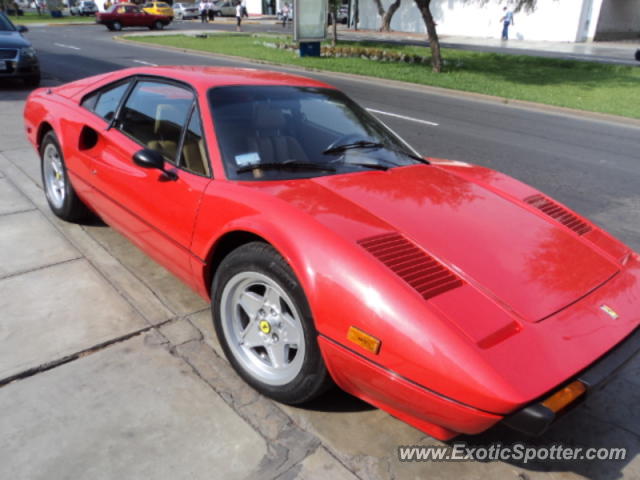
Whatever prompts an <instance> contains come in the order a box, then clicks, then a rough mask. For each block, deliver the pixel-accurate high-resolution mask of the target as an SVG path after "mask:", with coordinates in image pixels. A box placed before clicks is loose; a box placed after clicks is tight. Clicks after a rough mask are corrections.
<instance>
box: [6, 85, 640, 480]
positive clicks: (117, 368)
mask: <svg viewBox="0 0 640 480" xmlns="http://www.w3.org/2000/svg"><path fill="white" fill-rule="evenodd" d="M27 93H28V92H26V91H24V90H21V89H19V88H13V89H8V90H6V89H5V90H0V412H2V414H1V415H0V432H2V435H1V436H0V478H2V479H5V478H6V479H39V478H43V479H44V478H51V479H63V478H64V479H66V478H69V479H74V480H76V479H84V478H86V479H91V480H94V479H114V480H119V479H147V478H154V479H182V478H185V479H187V478H188V479H212V478H213V479H218V478H220V479H222V478H224V479H236V478H237V479H241V478H254V479H261V480H262V479H265V480H267V479H276V478H277V479H293V478H302V479H323V480H325V479H328V478H329V479H331V480H342V479H345V480H347V479H356V478H360V479H378V478H379V479H388V478H389V479H390V478H394V479H419V478H430V479H449V478H469V479H479V478H501V479H502V478H504V479H513V480H525V479H527V480H538V479H540V480H554V479H560V478H561V479H564V480H574V479H579V478H604V479H611V480H613V479H619V478H627V479H636V478H640V457H639V456H638V453H640V413H639V412H638V410H637V402H638V400H639V399H640V381H639V380H638V378H639V377H638V374H639V373H640V362H638V361H636V362H635V363H634V364H632V365H630V366H629V367H628V368H627V370H626V371H625V373H624V375H623V376H621V377H620V378H618V379H616V380H615V381H614V382H613V383H612V384H611V385H609V386H608V388H607V390H605V391H603V392H601V393H600V394H596V395H594V396H593V397H592V398H591V399H590V400H589V401H588V402H587V403H586V405H585V406H584V407H582V408H581V409H580V410H579V411H578V412H576V414H575V415H572V416H568V417H567V418H565V419H564V421H562V422H559V423H558V424H556V425H555V426H554V427H552V429H551V430H550V431H549V432H548V433H547V434H545V436H544V437H542V438H540V439H527V438H523V437H521V436H520V435H518V434H515V433H514V432H511V431H508V430H506V429H504V428H500V427H498V428H496V429H493V430H491V431H489V432H487V433H486V434H484V435H480V436H476V437H468V438H467V437H462V438H460V439H459V440H462V441H466V442H469V443H473V444H488V443H490V442H496V441H499V442H501V443H502V444H503V445H508V444H512V443H514V442H526V443H528V444H531V445H550V444H553V443H562V444H564V445H574V444H578V445H586V446H590V447H592V446H597V447H600V446H607V447H625V448H627V451H628V457H627V458H626V459H625V460H623V461H618V462H562V463H545V462H531V463H529V464H527V465H525V466H523V465H518V464H512V463H507V462H499V461H493V462H486V463H466V462H453V463H451V462H415V463H407V462H401V461H399V459H398V447H399V446H400V445H443V444H442V442H439V441H436V440H434V439H432V438H430V437H428V436H425V435H424V434H422V433H421V432H419V431H417V430H415V429H413V428H411V427H409V426H407V425H406V424H404V423H402V422H400V421H398V420H396V419H394V418H392V417H391V416H389V415H387V414H386V413H384V412H381V411H379V410H377V409H374V408H372V407H370V406H368V405H366V404H364V403H363V402H360V401H358V400H356V399H354V398H352V397H350V396H348V395H346V394H344V393H342V392H340V391H338V390H335V391H332V392H329V393H328V394H327V395H325V396H323V397H322V398H321V399H319V400H318V401H316V402H314V403H313V404H311V405H307V406H305V407H303V408H293V407H286V406H283V405H279V404H276V403H274V402H272V401H270V400H268V399H265V398H264V397H261V396H260V395H258V394H257V393H256V392H255V391H253V390H252V389H251V388H249V387H248V386H247V385H246V384H245V383H243V382H242V381H241V380H240V379H239V377H238V376H237V375H236V374H235V373H234V372H233V370H232V369H231V367H230V366H229V365H228V363H227V362H226V360H225V359H224V357H223V355H222V352H221V349H220V345H219V344H218V342H217V339H216V338H215V335H214V333H213V328H212V325H211V318H210V313H209V308H208V305H207V304H206V303H205V302H204V301H203V300H202V299H200V298H199V297H197V296H196V295H195V294H194V293H192V292H191V291H190V290H188V289H187V288H186V287H184V286H183V285H182V284H181V283H180V282H179V281H177V280H176V279H175V278H174V277H172V276H171V275H170V274H169V273H167V272H166V271H165V270H164V269H162V268H161V267H159V266H158V265H157V264H155V263H154V262H153V261H151V260H150V259H149V258H148V257H147V256H146V255H144V254H143V253H142V252H140V251H139V250H137V249H136V248H135V247H134V246H133V245H132V244H131V243H129V242H128V241H127V240H126V239H124V238H123V237H122V236H120V235H119V234H118V233H116V232H115V231H113V230H112V229H110V228H109V227H107V226H105V225H104V224H102V223H100V222H99V221H96V222H94V223H92V224H86V225H74V224H68V223H65V222H61V221H59V220H58V219H57V218H56V217H54V216H53V215H52V214H51V213H50V211H49V209H48V207H47V204H46V200H45V198H44V194H43V192H42V188H41V182H40V173H39V160H38V157H37V155H36V154H35V153H34V152H33V150H32V149H31V147H30V146H29V145H27V142H26V140H25V138H24V135H23V132H22V129H23V127H22V108H23V103H24V99H25V98H26V95H27ZM524 373H525V372H523V374H524Z"/></svg>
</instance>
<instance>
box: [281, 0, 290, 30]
mask: <svg viewBox="0 0 640 480" xmlns="http://www.w3.org/2000/svg"><path fill="white" fill-rule="evenodd" d="M289 13H290V10H289V4H288V3H285V4H284V6H283V7H282V28H284V27H286V26H287V20H289Z"/></svg>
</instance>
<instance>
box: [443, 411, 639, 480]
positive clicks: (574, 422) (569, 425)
mask: <svg viewBox="0 0 640 480" xmlns="http://www.w3.org/2000/svg"><path fill="white" fill-rule="evenodd" d="M610 408H611V407H610ZM606 413H607V412H606V411H598V409H594V408H590V407H589V406H587V405H583V406H581V407H580V408H576V409H575V410H573V411H571V412H569V413H568V414H566V415H565V416H564V417H562V418H560V419H558V421H557V423H555V424H553V425H552V426H551V428H550V429H549V430H547V431H546V432H545V433H543V434H542V435H541V436H539V437H529V436H527V435H525V434H522V433H519V432H517V431H515V430H512V429H510V428H508V427H506V426H504V425H502V424H498V425H496V426H495V427H493V428H492V429H490V430H488V431H486V432H484V433H482V434H480V435H473V436H472V435H461V436H459V437H457V438H455V439H453V440H451V441H449V442H447V443H448V444H450V445H454V444H456V443H460V442H462V443H465V444H466V446H467V447H469V448H475V447H486V448H491V446H492V445H494V446H495V447H494V448H497V446H498V445H499V446H500V449H504V448H514V447H515V446H516V445H519V444H520V445H522V446H523V447H524V448H540V447H553V446H554V445H555V446H558V445H559V446H562V448H563V449H565V448H570V447H571V448H582V450H581V452H586V451H587V450H588V449H596V450H600V449H619V448H622V449H626V452H625V454H624V459H616V460H613V459H612V460H605V459H597V458H596V459H593V460H587V459H580V460H552V459H549V458H547V459H543V458H542V457H539V458H536V459H533V460H529V461H527V462H525V461H524V460H514V459H510V460H504V459H501V460H499V461H502V462H504V463H508V464H511V465H514V466H517V467H519V468H522V469H525V470H529V471H532V472H551V473H556V472H557V473H568V472H573V473H575V474H577V475H581V476H583V477H585V478H597V479H600V480H614V479H620V478H623V476H624V477H626V478H632V477H633V473H634V472H626V474H625V472H623V470H625V467H626V466H627V465H628V464H630V463H631V462H632V461H633V460H634V458H635V457H636V456H637V455H638V453H640V438H639V436H638V435H637V434H636V433H635V432H633V431H631V430H627V429H625V428H622V427H619V426H617V425H615V424H613V423H610V422H609V421H606V420H602V415H606ZM605 418H606V417H605ZM603 454H604V453H603ZM488 461H490V460H487V462H488ZM636 473H637V472H636Z"/></svg>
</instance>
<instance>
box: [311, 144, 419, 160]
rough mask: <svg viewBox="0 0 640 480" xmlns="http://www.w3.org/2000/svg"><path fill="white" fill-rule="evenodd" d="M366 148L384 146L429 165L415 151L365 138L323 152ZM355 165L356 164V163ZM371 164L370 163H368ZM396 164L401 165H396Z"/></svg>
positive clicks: (334, 152)
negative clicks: (411, 151)
mask: <svg viewBox="0 0 640 480" xmlns="http://www.w3.org/2000/svg"><path fill="white" fill-rule="evenodd" d="M359 148H361V149H366V148H384V149H385V150H389V151H390V152H394V153H399V154H400V155H404V156H405V157H409V158H412V159H413V160H417V161H418V162H420V163H426V164H427V165H428V164H429V162H428V161H426V160H425V159H424V158H422V157H419V156H418V155H414V154H413V153H410V152H407V151H405V150H401V149H399V148H393V147H389V146H388V145H385V144H384V143H380V142H369V141H365V140H360V141H358V142H354V143H347V144H344V145H338V146H336V147H331V148H327V149H326V150H325V151H324V152H322V153H323V154H324V155H334V154H336V153H342V152H346V151H347V150H356V149H359ZM354 165H356V164H355V163H354ZM367 165H369V164H367ZM394 166H400V165H394Z"/></svg>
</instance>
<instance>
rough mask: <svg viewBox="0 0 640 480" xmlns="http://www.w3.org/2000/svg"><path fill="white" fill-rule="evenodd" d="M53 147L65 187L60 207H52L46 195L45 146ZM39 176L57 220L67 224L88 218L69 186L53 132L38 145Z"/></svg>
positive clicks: (86, 212)
mask: <svg viewBox="0 0 640 480" xmlns="http://www.w3.org/2000/svg"><path fill="white" fill-rule="evenodd" d="M49 145H53V146H54V147H55V148H56V150H57V152H58V155H59V156H60V160H61V162H62V175H63V176H64V185H65V195H64V202H63V203H62V205H61V206H60V207H58V206H56V205H54V204H53V203H52V201H51V199H50V198H49V195H47V180H46V178H45V166H44V164H45V161H46V160H45V150H46V149H47V146H49ZM40 174H41V176H42V185H43V187H44V189H45V195H46V198H47V202H48V203H49V208H51V211H52V212H53V213H54V214H55V215H56V216H57V217H59V218H61V219H63V220H66V221H68V222H79V221H81V220H85V219H86V218H88V217H89V215H90V212H89V209H88V208H87V207H86V205H85V204H84V203H83V202H82V200H80V198H79V197H78V195H77V194H76V191H75V190H74V188H73V185H71V182H70V181H69V175H68V173H67V167H66V165H65V163H64V157H63V155H62V149H61V148H60V144H59V143H58V138H57V137H56V134H55V133H53V131H50V132H47V134H46V135H45V136H44V138H43V139H42V144H41V145H40Z"/></svg>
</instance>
